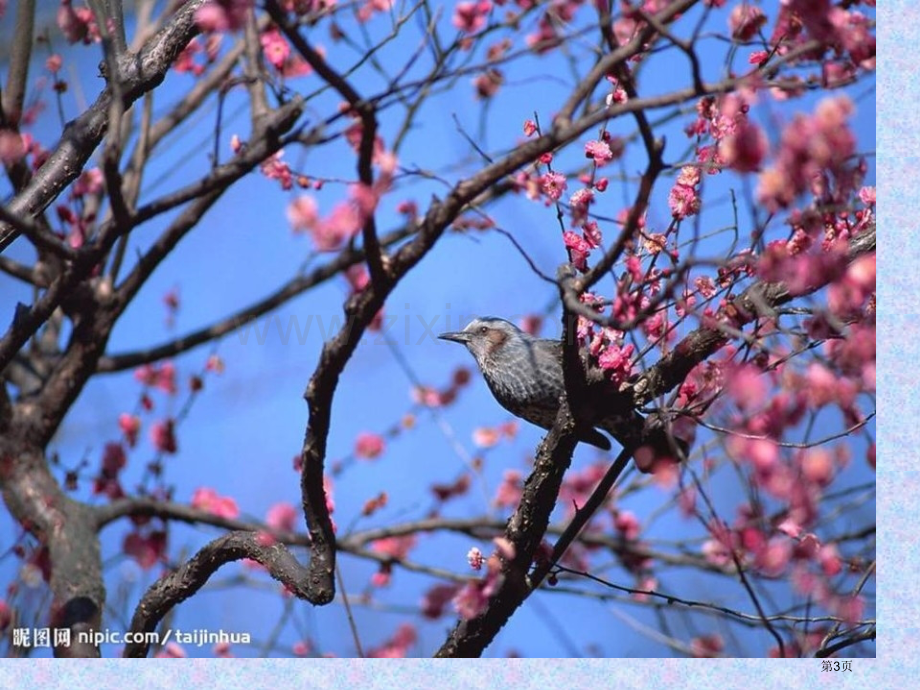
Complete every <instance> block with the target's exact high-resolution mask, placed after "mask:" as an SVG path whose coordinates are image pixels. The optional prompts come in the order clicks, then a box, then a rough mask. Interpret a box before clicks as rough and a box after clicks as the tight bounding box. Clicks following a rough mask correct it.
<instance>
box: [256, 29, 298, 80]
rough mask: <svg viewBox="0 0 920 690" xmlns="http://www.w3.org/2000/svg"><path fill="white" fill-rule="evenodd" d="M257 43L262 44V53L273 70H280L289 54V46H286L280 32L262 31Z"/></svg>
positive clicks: (274, 30)
mask: <svg viewBox="0 0 920 690" xmlns="http://www.w3.org/2000/svg"><path fill="white" fill-rule="evenodd" d="M259 42H260V43H261V44H262V53H263V55H265V59H266V60H267V61H268V63H269V64H270V65H273V66H274V67H275V69H277V70H281V69H282V68H283V67H284V62H285V60H287V59H288V57H289V56H290V54H291V46H289V45H288V42H287V41H286V40H285V39H284V36H282V35H281V32H280V31H278V29H274V28H272V29H269V30H267V31H264V32H262V35H261V36H259Z"/></svg>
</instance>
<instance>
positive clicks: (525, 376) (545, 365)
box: [438, 316, 674, 456]
mask: <svg viewBox="0 0 920 690" xmlns="http://www.w3.org/2000/svg"><path fill="white" fill-rule="evenodd" d="M438 338H440V339H441V340H447V341H451V342H455V343H461V344H462V345H465V346H466V349H467V350H469V351H470V353H471V354H472V355H473V357H474V358H475V359H476V364H477V365H479V371H480V372H481V373H482V375H483V378H484V379H485V381H486V384H487V385H488V386H489V390H490V391H491V392H492V395H493V396H494V397H495V399H496V400H497V401H498V403H499V404H500V405H501V406H502V407H504V408H505V409H506V410H508V411H509V412H510V413H511V414H513V415H514V416H516V417H520V418H521V419H524V420H526V421H528V422H530V423H531V424H535V425H536V426H538V427H541V428H543V429H546V430H549V429H552V427H553V424H554V423H555V421H556V414H557V412H558V411H559V404H560V398H561V397H562V395H563V394H564V393H565V380H564V378H563V372H562V342H561V341H559V340H548V339H546V338H537V337H536V336H533V335H531V334H530V333H527V332H525V331H522V330H521V329H520V328H518V327H517V326H515V325H514V324H513V323H511V322H510V321H507V320H505V319H501V318H497V317H494V316H481V317H477V318H475V319H473V320H472V321H470V323H469V324H468V325H467V326H466V327H465V328H464V329H463V330H462V331H455V332H447V333H441V334H440V335H439V336H438ZM645 421H646V420H645V418H643V417H642V416H641V415H640V414H639V413H638V412H636V411H633V412H632V413H631V414H630V415H629V416H624V414H623V411H622V410H620V411H618V412H617V413H616V414H610V415H607V416H606V417H604V416H600V418H599V419H598V421H597V422H596V426H598V427H600V428H601V429H603V430H604V431H607V432H608V433H610V434H611V435H613V437H614V438H616V439H617V440H618V441H619V442H620V443H623V442H624V439H625V438H626V437H627V436H628V435H630V434H635V433H643V443H646V444H654V446H655V448H654V450H655V451H656V455H672V456H673V455H674V453H672V452H669V451H670V448H669V445H670V444H669V443H668V441H667V439H666V438H665V437H664V433H665V432H664V430H661V429H659V430H657V431H656V432H654V435H655V437H656V438H654V439H653V438H652V437H651V435H649V434H648V432H647V431H645V432H643V424H644V423H645ZM630 426H631V429H630ZM577 438H578V440H579V441H580V442H583V443H587V444H590V445H592V446H595V447H597V448H600V449H601V450H610V448H611V444H610V440H609V439H608V438H607V437H606V436H604V434H602V433H601V432H600V431H598V430H597V429H594V428H588V429H581V430H579V431H578V436H577Z"/></svg>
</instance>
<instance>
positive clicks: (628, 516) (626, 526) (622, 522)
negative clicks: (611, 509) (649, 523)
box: [613, 510, 642, 541]
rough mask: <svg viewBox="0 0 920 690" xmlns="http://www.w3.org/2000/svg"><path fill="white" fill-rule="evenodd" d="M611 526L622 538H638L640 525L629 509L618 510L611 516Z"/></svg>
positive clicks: (631, 539)
mask: <svg viewBox="0 0 920 690" xmlns="http://www.w3.org/2000/svg"><path fill="white" fill-rule="evenodd" d="M613 526H614V528H615V529H616V530H617V532H619V533H620V534H622V535H623V538H624V539H628V540H630V541H634V540H636V539H638V538H639V533H640V531H641V529H642V525H641V524H640V523H639V518H638V517H636V514H635V513H633V512H632V511H631V510H618V511H617V512H616V514H615V515H614V518H613Z"/></svg>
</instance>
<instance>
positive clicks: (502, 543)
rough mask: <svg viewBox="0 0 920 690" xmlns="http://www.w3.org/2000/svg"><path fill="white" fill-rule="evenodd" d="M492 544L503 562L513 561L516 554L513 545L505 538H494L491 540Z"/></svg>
mask: <svg viewBox="0 0 920 690" xmlns="http://www.w3.org/2000/svg"><path fill="white" fill-rule="evenodd" d="M492 543H493V544H495V546H496V548H497V553H498V555H499V556H501V558H502V559H503V560H505V561H510V560H513V559H514V555H515V553H516V552H517V551H516V549H515V546H514V544H512V543H511V542H510V541H509V540H508V539H506V538H505V537H495V538H494V539H493V540H492Z"/></svg>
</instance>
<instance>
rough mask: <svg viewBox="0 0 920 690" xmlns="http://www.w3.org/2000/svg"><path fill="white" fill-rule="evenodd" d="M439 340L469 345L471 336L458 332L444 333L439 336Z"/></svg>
mask: <svg viewBox="0 0 920 690" xmlns="http://www.w3.org/2000/svg"><path fill="white" fill-rule="evenodd" d="M438 340H451V341H453V342H455V343H468V342H470V334H469V333H466V332H465V331H457V332H456V333H442V334H441V335H439V336H438Z"/></svg>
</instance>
